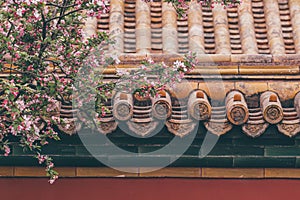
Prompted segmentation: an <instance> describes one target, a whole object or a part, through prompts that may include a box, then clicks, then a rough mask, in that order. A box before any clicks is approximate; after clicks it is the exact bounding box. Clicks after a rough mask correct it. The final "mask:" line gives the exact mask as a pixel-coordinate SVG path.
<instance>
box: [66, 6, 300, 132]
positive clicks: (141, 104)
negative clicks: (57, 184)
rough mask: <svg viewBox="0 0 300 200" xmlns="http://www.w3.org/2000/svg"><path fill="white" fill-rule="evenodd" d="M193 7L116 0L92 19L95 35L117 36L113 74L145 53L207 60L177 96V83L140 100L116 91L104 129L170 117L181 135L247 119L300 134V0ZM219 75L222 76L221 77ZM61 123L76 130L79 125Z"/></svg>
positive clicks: (255, 127) (249, 126)
mask: <svg viewBox="0 0 300 200" xmlns="http://www.w3.org/2000/svg"><path fill="white" fill-rule="evenodd" d="M187 13H188V17H187V18H185V19H179V18H178V17H177V14H176V12H175V10H174V8H173V7H172V6H171V5H169V4H167V3H165V2H163V1H161V0H153V1H152V2H151V3H145V2H142V1H141V0H137V1H135V0H111V10H110V13H107V14H103V16H102V18H101V19H100V20H98V21H97V20H95V19H89V20H88V21H87V23H86V30H87V33H88V34H93V33H95V31H100V30H101V31H109V32H110V33H111V37H112V38H113V39H114V40H115V42H116V43H115V45H110V46H108V47H107V50H108V52H109V53H116V54H117V55H119V58H120V60H121V64H120V65H118V66H114V67H112V68H108V69H106V71H105V73H106V74H109V75H112V76H111V77H113V75H114V73H115V68H118V67H122V68H134V67H136V66H137V65H138V64H139V63H140V61H141V60H142V59H144V58H145V56H151V57H152V58H153V59H154V60H157V61H165V62H172V61H175V60H176V59H180V58H181V56H182V54H185V53H187V52H188V51H192V52H196V53H197V55H198V59H199V61H200V64H199V65H198V66H196V68H195V69H194V70H193V71H192V72H191V73H190V74H188V75H187V76H186V79H187V80H188V81H189V83H190V86H189V88H187V87H186V86H185V85H184V84H179V88H181V90H180V89H179V91H181V92H177V95H174V92H173V91H172V90H170V91H167V92H166V93H165V94H164V95H162V96H161V97H160V99H148V100H145V101H138V100H137V99H135V98H134V97H132V95H131V94H117V95H116V96H115V97H114V99H112V101H111V102H113V103H111V102H110V103H108V108H109V109H110V110H111V114H108V115H107V116H106V117H104V118H102V119H101V120H100V121H101V122H102V123H101V124H100V127H99V131H100V132H102V133H103V134H107V133H111V132H113V131H114V130H116V129H117V126H118V124H120V123H122V124H125V126H126V127H127V128H128V129H129V130H130V131H131V132H133V133H135V134H137V135H142V136H146V135H148V134H150V133H151V132H152V131H153V130H155V129H156V128H157V127H158V126H160V125H161V123H164V124H165V125H166V127H167V128H168V130H169V131H170V132H171V133H173V134H175V135H178V136H181V137H182V136H185V135H188V134H189V133H190V132H191V131H192V130H194V129H195V128H196V127H197V124H198V123H199V122H200V123H203V124H204V126H205V127H206V129H207V130H209V131H210V132H212V133H214V134H216V135H223V134H225V133H227V132H229V131H230V130H232V128H233V127H234V126H241V129H242V131H243V132H244V133H245V134H247V135H249V136H251V137H257V136H260V135H261V134H263V133H264V132H265V130H266V129H267V127H268V126H269V125H276V126H277V127H278V131H279V132H281V133H283V134H285V135H287V136H290V137H291V136H294V135H296V134H297V133H299V132H300V119H299V117H300V94H299V93H298V92H299V91H300V85H299V79H300V76H299V75H300V74H299V65H300V21H299V19H300V1H299V0H252V1H251V0H243V3H242V4H241V5H240V6H238V7H233V8H228V9H223V8H218V7H217V8H215V9H210V8H207V7H201V6H200V5H199V4H196V3H195V2H192V3H191V4H190V9H189V10H188V11H187ZM215 75H222V76H221V78H222V83H220V82H218V81H216V80H214V78H215ZM208 82H209V83H208ZM208 85H209V86H208ZM221 87H222V88H221ZM216 91H218V92H216ZM120 96H122V98H120ZM62 108H63V109H61V115H63V116H64V115H66V114H67V113H69V114H70V112H71V111H70V109H71V108H68V106H67V105H62ZM162 108H165V110H164V109H162ZM123 111H124V112H123ZM67 115H68V114H67ZM67 115H66V118H67ZM68 119H69V120H71V121H72V120H74V119H71V118H68ZM161 120H163V122H162V121H161ZM77 128H81V127H77ZM60 129H61V130H63V131H65V132H68V133H70V134H71V133H73V132H76V128H75V126H71V128H69V129H66V128H65V127H60Z"/></svg>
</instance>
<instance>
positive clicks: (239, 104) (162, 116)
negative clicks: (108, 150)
mask: <svg viewBox="0 0 300 200" xmlns="http://www.w3.org/2000/svg"><path fill="white" fill-rule="evenodd" d="M257 103H258V104H257ZM107 107H108V109H109V110H110V113H108V114H107V115H106V116H105V117H102V118H99V119H97V120H99V121H100V125H99V126H98V127H97V128H98V131H99V132H100V133H102V134H108V133H111V132H113V131H115V130H116V129H117V127H118V126H119V127H121V129H122V130H123V131H125V132H128V131H129V132H130V134H132V133H133V134H136V135H139V136H142V137H145V136H148V135H150V134H154V133H155V132H157V131H160V129H161V128H162V127H163V125H165V126H166V127H167V128H168V130H169V131H170V132H171V133H173V134H174V135H177V136H180V137H183V136H185V135H188V134H190V133H191V132H193V131H197V127H198V124H199V122H200V123H203V124H204V126H205V127H206V129H207V130H208V131H210V132H211V133H213V134H216V135H219V136H220V135H223V134H225V133H227V132H229V131H230V130H231V129H232V128H233V126H241V128H242V130H243V132H244V133H246V134H247V135H249V136H251V137H257V136H260V135H261V134H263V133H264V132H265V130H266V129H267V127H268V126H269V125H277V127H278V130H279V131H280V132H281V133H283V134H285V135H287V136H290V137H292V136H294V135H296V134H297V133H299V132H300V118H299V117H300V93H297V95H296V96H295V97H294V99H293V103H292V104H291V106H285V105H283V104H282V103H281V101H280V99H279V96H278V95H277V94H276V93H275V92H272V91H264V92H263V93H261V94H260V95H259V99H258V100H255V102H254V103H253V102H252V103H251V97H246V96H244V94H243V93H241V92H240V91H236V90H234V91H230V92H229V93H227V95H226V97H225V99H224V101H221V102H220V101H214V99H211V98H210V97H209V96H207V94H206V93H205V92H204V91H203V90H193V91H192V92H191V93H189V95H188V96H187V97H186V98H180V99H178V98H175V97H174V94H172V93H168V92H163V93H161V95H160V97H159V98H149V99H139V98H136V97H135V96H132V95H131V94H126V93H117V94H116V95H115V96H114V98H113V99H112V100H111V101H110V102H108V103H107ZM59 109H60V116H61V117H62V118H64V119H65V121H66V122H68V123H66V125H59V127H58V128H59V129H60V130H61V131H63V132H66V133H68V134H73V133H75V132H76V131H79V130H80V129H81V128H82V124H81V123H80V122H78V121H80V120H78V118H79V119H80V116H81V114H80V113H77V111H75V110H73V109H72V106H71V105H63V104H62V105H60V108H59ZM75 122H76V123H75Z"/></svg>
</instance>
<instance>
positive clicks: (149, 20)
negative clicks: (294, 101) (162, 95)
mask: <svg viewBox="0 0 300 200" xmlns="http://www.w3.org/2000/svg"><path fill="white" fill-rule="evenodd" d="M187 13H188V17H187V18H184V19H179V18H178V17H177V14H176V12H175V10H174V8H173V7H172V6H171V5H170V4H168V3H164V2H162V1H161V0H154V1H153V2H151V3H144V2H141V1H140V0H138V1H133V0H124V1H122V0H113V1H111V11H110V17H109V18H108V17H107V14H105V15H104V16H103V17H102V19H100V20H99V21H98V30H105V31H107V30H108V29H109V30H110V32H111V33H112V38H114V39H115V40H116V45H114V51H115V52H116V53H118V54H122V53H138V54H146V53H147V54H149V53H151V54H157V53H164V54H174V53H175V54H184V53H187V52H188V51H194V52H197V53H199V54H248V55H253V54H263V55H265V54H271V55H279V54H296V53H299V52H300V39H299V38H300V24H299V20H298V21H297V19H298V18H299V16H300V3H299V1H297V0H291V1H288V0H280V1H277V0H252V1H251V0H245V1H243V3H242V4H241V5H240V6H238V7H233V8H228V9H223V8H220V7H219V6H216V8H214V9H211V8H208V7H202V6H200V5H199V4H197V3H195V2H194V1H192V2H191V4H190V8H189V10H188V11H187ZM112 49H113V48H111V50H112Z"/></svg>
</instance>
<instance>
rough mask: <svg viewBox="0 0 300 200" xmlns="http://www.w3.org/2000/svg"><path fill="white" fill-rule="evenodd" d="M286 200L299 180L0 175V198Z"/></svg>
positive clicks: (297, 190) (299, 194) (296, 195)
mask: <svg viewBox="0 0 300 200" xmlns="http://www.w3.org/2000/svg"><path fill="white" fill-rule="evenodd" d="M21 199H22V200H33V199H40V200H48V199H62V200H67V199H72V200H93V199H97V200H127V199H128V200H160V199H164V200H166V199H168V200H179V199H180V200H193V199H197V200H202V199H205V200H206V199H207V200H215V199H218V200H224V199H225V200H226V199H231V200H233V199H237V200H248V199H254V200H266V199H272V200H277V199H278V200H279V199H280V200H287V199H288V200H290V199H300V180H287V179H278V180H275V179H273V180H271V179H269V180H263V179H262V180H260V179H258V180H245V179H243V180H241V179H239V180H230V179H227V180H224V179H179V178H160V179H157V178H151V179H142V178H138V179H128V178H68V179H63V178H61V179H59V180H58V181H57V182H56V183H55V184H53V185H50V184H49V183H47V179H44V178H0V200H21Z"/></svg>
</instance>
